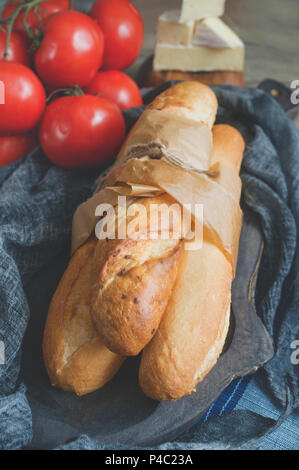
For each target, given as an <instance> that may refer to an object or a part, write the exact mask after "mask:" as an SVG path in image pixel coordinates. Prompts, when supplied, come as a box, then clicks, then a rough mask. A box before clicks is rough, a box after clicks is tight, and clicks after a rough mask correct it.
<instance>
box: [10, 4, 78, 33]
mask: <svg viewBox="0 0 299 470" xmlns="http://www.w3.org/2000/svg"><path fill="white" fill-rule="evenodd" d="M22 2H24V0H13V1H8V2H7V3H6V5H5V7H4V9H3V12H2V15H1V17H2V18H9V17H10V16H11V15H12V14H13V13H14V11H15V10H16V9H17V8H18V7H19V5H18V3H20V4H21V3H22ZM69 5H70V2H69V0H46V1H43V0H42V1H41V2H40V3H38V4H37V5H36V7H33V8H32V9H31V10H30V11H29V13H28V15H26V25H27V28H28V29H29V30H30V31H31V32H32V33H33V34H36V33H37V32H38V31H39V27H40V22H41V21H42V20H43V19H44V18H45V17H46V16H47V15H52V14H53V13H57V12H59V11H63V10H68V8H69ZM24 16H25V11H22V12H20V14H19V15H18V16H17V18H16V21H15V23H14V29H15V30H16V31H18V32H19V33H21V34H22V35H23V36H24V37H25V38H27V39H28V34H27V32H26V29H25V26H24Z"/></svg>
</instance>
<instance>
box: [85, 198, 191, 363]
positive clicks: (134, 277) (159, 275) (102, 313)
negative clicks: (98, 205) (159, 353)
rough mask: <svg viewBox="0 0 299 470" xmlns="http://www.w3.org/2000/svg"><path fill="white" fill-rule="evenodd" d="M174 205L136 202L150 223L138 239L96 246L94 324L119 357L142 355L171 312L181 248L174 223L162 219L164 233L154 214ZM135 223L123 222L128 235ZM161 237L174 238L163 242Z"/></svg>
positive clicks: (160, 200) (146, 200)
mask: <svg viewBox="0 0 299 470" xmlns="http://www.w3.org/2000/svg"><path fill="white" fill-rule="evenodd" d="M174 202H175V201H174V200H173V199H172V198H171V197H170V196H168V195H162V196H158V197H151V198H140V199H138V200H137V204H139V205H140V206H139V207H142V208H144V209H145V211H146V214H147V217H146V219H145V221H144V222H145V225H144V230H143V229H141V232H140V233H139V235H138V236H137V238H136V237H135V236H134V235H135V232H134V233H132V234H131V235H129V236H128V237H127V238H125V239H119V238H116V239H107V240H99V242H98V244H97V247H96V250H95V263H94V283H93V287H92V302H91V305H92V310H91V312H92V318H93V320H94V324H95V326H96V328H97V329H98V333H99V336H100V337H101V339H102V341H103V342H104V344H105V345H106V346H107V347H108V348H109V349H110V350H111V351H113V352H115V353H117V354H121V355H126V356H135V355H137V354H139V353H140V351H141V350H142V349H143V348H144V346H145V345H146V344H147V343H148V342H149V341H150V340H151V338H152V337H153V335H154V334H155V333H156V331H157V329H158V327H159V324H160V321H161V318H162V315H163V313H164V311H165V308H166V306H167V303H168V300H169V298H170V295H171V292H172V289H173V286H174V283H175V280H176V276H177V270H178V265H179V260H180V256H181V252H182V247H183V242H182V240H181V238H177V237H176V235H175V234H174V233H173V225H172V224H173V220H172V219H171V218H169V219H168V220H166V219H163V230H162V231H161V227H162V217H163V215H164V214H162V212H159V213H158V216H157V218H152V219H151V221H150V208H151V207H153V206H154V205H155V206H157V207H158V206H159V207H161V206H162V205H165V206H166V207H168V206H170V205H171V204H172V203H174ZM134 205H135V204H134ZM177 207H178V208H179V206H177ZM179 209H180V208H179ZM133 212H134V210H133ZM133 219H134V217H126V218H125V223H126V226H127V231H128V226H130V224H131V223H132V221H133ZM116 220H117V216H116ZM163 231H165V232H166V235H167V234H168V235H169V237H170V238H166V239H162V237H161V236H162V234H163ZM168 235H167V237H168Z"/></svg>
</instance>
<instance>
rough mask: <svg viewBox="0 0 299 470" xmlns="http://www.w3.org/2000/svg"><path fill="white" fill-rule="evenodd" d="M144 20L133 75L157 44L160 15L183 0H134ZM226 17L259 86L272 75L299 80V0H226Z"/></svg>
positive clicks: (251, 80)
mask: <svg viewBox="0 0 299 470" xmlns="http://www.w3.org/2000/svg"><path fill="white" fill-rule="evenodd" d="M133 3H134V4H135V5H136V7H137V8H138V9H139V11H140V12H141V14H142V16H143V19H144V23H145V41H144V46H143V50H142V53H141V55H140V57H139V59H138V61H137V62H136V63H135V64H134V65H133V66H132V67H131V68H130V69H129V72H130V73H131V74H132V75H133V76H134V75H135V74H136V71H137V70H138V67H139V66H140V64H141V63H142V61H143V60H144V59H145V58H146V57H148V56H149V55H150V54H151V53H152V51H153V48H154V44H155V36H156V24H157V18H158V16H159V15H160V14H161V13H162V12H163V11H166V10H171V9H175V8H180V5H181V0H133ZM225 21H226V22H227V23H228V24H229V25H230V26H232V27H233V28H234V30H235V31H236V32H237V33H238V34H239V36H240V37H241V38H242V39H243V41H244V42H245V45H246V63H245V64H246V65H245V78H246V84H247V85H248V86H256V85H258V83H260V82H261V81H262V80H263V79H265V78H273V79H275V80H278V81H281V82H283V83H285V84H286V85H288V86H290V83H291V82H292V81H293V80H296V79H297V80H299V0H227V1H226V13H225Z"/></svg>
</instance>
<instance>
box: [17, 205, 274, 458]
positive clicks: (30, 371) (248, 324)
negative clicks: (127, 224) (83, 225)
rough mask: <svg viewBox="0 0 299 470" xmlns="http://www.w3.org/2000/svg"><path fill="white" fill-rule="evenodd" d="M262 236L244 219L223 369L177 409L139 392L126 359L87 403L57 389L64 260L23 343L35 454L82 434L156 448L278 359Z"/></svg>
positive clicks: (41, 279) (40, 281)
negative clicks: (53, 307) (51, 344)
mask: <svg viewBox="0 0 299 470" xmlns="http://www.w3.org/2000/svg"><path fill="white" fill-rule="evenodd" d="M262 246H263V243H262V236H261V231H260V229H259V225H258V223H257V220H256V219H255V218H254V217H253V215H252V214H250V213H246V214H245V216H244V224H243V230H242V234H241V241H240V254H239V262H238V269H237V276H236V279H235V281H234V284H233V292H232V314H231V327H230V331H229V335H228V338H227V341H226V345H225V348H224V351H223V353H222V355H221V357H220V359H219V360H218V362H217V364H216V366H215V367H214V368H213V369H212V371H211V372H210V373H209V374H208V375H207V377H206V378H205V379H204V380H203V382H201V383H200V384H199V385H198V387H197V390H196V392H194V393H193V394H192V395H190V396H189V397H185V398H182V399H180V400H178V401H176V402H164V403H158V402H156V401H153V400H151V399H149V398H147V397H146V396H145V395H144V394H143V393H142V391H141V390H140V388H139V385H138V380H137V375H138V363H139V358H131V359H127V360H126V361H125V363H124V365H123V367H122V368H121V370H120V371H119V372H118V374H117V375H116V376H115V377H114V378H113V380H112V381H111V382H110V383H108V384H107V385H106V386H105V387H103V388H102V389H101V390H98V391H97V392H94V393H92V394H90V395H87V396H84V397H76V396H75V395H74V394H71V393H68V392H63V391H61V390H58V389H55V388H52V387H51V386H50V383H49V380H48V377H47V374H46V371H45V368H44V365H43V361H42V353H41V342H42V334H43V328H44V323H45V318H46V314H47V310H48V306H49V302H50V299H51V296H52V294H53V292H54V290H55V288H56V285H57V284H58V282H59V279H60V277H61V275H62V272H63V271H64V269H65V267H66V264H67V262H68V256H67V254H65V255H64V256H62V257H61V256H60V257H59V258H58V259H57V260H55V262H53V265H52V266H50V267H47V269H46V270H45V271H44V272H42V273H40V275H39V276H38V277H37V278H36V279H35V281H34V282H32V283H31V285H30V288H29V290H27V295H28V299H29V303H30V307H31V320H30V324H29V327H28V331H27V334H26V337H25V341H24V352H23V359H22V378H23V380H24V381H25V383H26V385H27V387H28V394H27V396H28V399H29V402H30V406H31V408H32V415H33V441H32V444H31V445H30V448H34V449H47V448H54V447H55V446H57V445H59V444H62V443H66V442H67V441H69V440H72V439H75V438H76V437H78V436H79V435H80V434H81V433H87V434H88V435H89V436H91V437H94V438H97V439H98V440H100V441H102V442H105V443H112V444H113V443H114V444H115V443H121V444H128V445H129V446H134V445H139V446H153V445H156V444H159V443H161V442H163V441H164V442H165V441H166V440H170V439H175V438H176V436H178V435H179V434H180V433H182V432H183V431H185V430H186V429H188V428H189V427H190V426H192V424H194V423H195V422H196V421H197V420H198V419H199V418H200V416H202V414H203V413H204V412H205V410H206V409H207V408H208V407H209V406H210V405H211V403H212V402H213V401H214V400H215V399H216V398H217V397H218V396H219V395H220V393H221V392H222V391H223V390H224V389H225V388H226V386H227V385H228V384H229V383H230V382H231V381H232V380H233V379H234V378H236V377H239V376H243V375H246V374H249V373H252V372H254V371H255V370H256V369H257V368H259V367H261V366H262V365H263V364H264V363H265V362H267V361H268V360H270V359H271V357H272V355H273V348H272V344H271V340H270V337H269V335H268V333H267V332H266V330H265V328H264V326H263V324H262V322H261V321H260V319H259V318H258V317H257V315H256V313H255V310H254V291H255V281H256V276H257V271H258V266H259V261H260V257H261V253H262Z"/></svg>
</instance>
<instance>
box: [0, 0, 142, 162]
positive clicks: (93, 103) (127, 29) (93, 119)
mask: <svg viewBox="0 0 299 470" xmlns="http://www.w3.org/2000/svg"><path fill="white" fill-rule="evenodd" d="M143 35H144V29H143V22H142V18H141V16H140V14H139V13H138V11H137V10H136V8H135V7H134V6H133V4H132V3H131V2H130V1H129V0H96V1H95V3H94V4H93V6H92V8H91V10H90V12H89V13H88V14H85V13H82V12H79V11H76V10H75V8H74V6H73V2H72V1H70V0H17V1H16V0H14V1H8V2H7V3H6V5H5V7H4V9H3V12H2V18H1V19H0V85H1V86H2V92H3V95H4V96H3V97H4V100H3V103H1V88H0V166H3V165H6V164H8V163H11V162H12V161H15V160H16V159H18V158H20V157H22V156H24V155H26V154H27V153H28V152H29V151H31V150H32V149H33V148H34V147H35V146H36V145H37V144H38V143H40V145H41V147H42V149H43V151H44V153H45V154H46V155H47V157H48V158H49V159H50V160H52V161H53V162H54V163H55V164H57V165H59V166H62V167H66V168H67V167H68V168H75V167H92V166H106V165H107V164H108V163H109V162H110V161H111V158H113V156H114V155H115V153H116V152H117V150H118V149H119V147H120V145H121V143H122V142H123V139H124V137H125V122H124V118H123V115H122V112H121V111H122V110H124V109H128V108H131V107H134V106H140V105H141V104H142V98H141V95H140V91H139V89H138V87H137V85H136V83H135V82H134V81H133V80H132V79H131V78H130V77H129V76H127V75H126V74H125V73H123V72H122V71H121V70H123V69H125V68H127V67H129V66H130V65H131V64H132V63H133V62H134V61H135V60H136V58H137V57H138V55H139V52H140V49H141V47H142V42H143Z"/></svg>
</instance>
